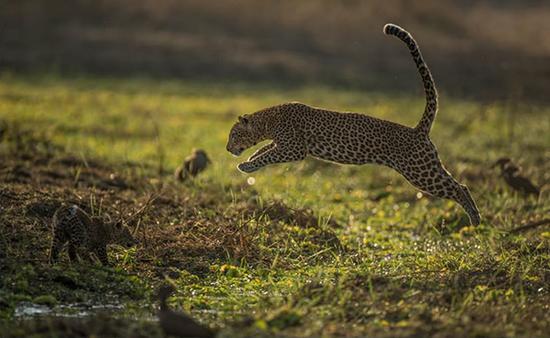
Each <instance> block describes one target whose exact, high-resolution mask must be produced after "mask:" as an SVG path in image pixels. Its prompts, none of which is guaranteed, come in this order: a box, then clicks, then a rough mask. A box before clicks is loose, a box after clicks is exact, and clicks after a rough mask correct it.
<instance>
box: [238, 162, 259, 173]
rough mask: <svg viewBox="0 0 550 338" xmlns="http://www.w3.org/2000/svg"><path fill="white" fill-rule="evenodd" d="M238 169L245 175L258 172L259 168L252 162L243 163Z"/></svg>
mask: <svg viewBox="0 0 550 338" xmlns="http://www.w3.org/2000/svg"><path fill="white" fill-rule="evenodd" d="M237 168H238V169H239V170H240V171H241V172H243V173H251V172H253V171H256V170H258V168H256V166H254V165H253V164H252V162H243V163H241V164H239V165H238V166H237Z"/></svg>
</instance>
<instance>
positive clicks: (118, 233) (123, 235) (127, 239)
mask: <svg viewBox="0 0 550 338" xmlns="http://www.w3.org/2000/svg"><path fill="white" fill-rule="evenodd" d="M112 237H113V242H114V243H116V244H119V245H122V246H124V247H126V248H131V247H133V246H134V245H136V244H138V241H137V240H136V239H135V238H134V236H133V235H132V233H131V232H130V228H128V227H127V226H125V225H123V224H122V223H121V222H116V223H115V224H114V225H113V236H112Z"/></svg>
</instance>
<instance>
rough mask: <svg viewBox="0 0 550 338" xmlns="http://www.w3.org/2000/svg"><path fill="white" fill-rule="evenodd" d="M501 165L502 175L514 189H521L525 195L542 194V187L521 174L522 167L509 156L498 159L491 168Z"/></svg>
mask: <svg viewBox="0 0 550 338" xmlns="http://www.w3.org/2000/svg"><path fill="white" fill-rule="evenodd" d="M497 166H498V167H500V176H502V178H504V181H505V182H506V184H508V186H510V187H511V188H512V189H513V190H516V191H519V192H521V193H523V194H525V195H535V196H538V195H539V194H540V189H539V188H537V186H535V185H534V184H533V183H532V182H531V180H529V179H528V178H527V177H525V176H522V175H521V174H520V171H521V168H520V167H518V166H517V165H516V164H514V162H512V160H510V159H509V158H507V157H503V158H500V159H498V160H497V161H496V162H495V163H494V164H493V165H492V166H491V168H494V167H497Z"/></svg>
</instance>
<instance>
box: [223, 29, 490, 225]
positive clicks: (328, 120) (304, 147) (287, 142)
mask: <svg viewBox="0 0 550 338" xmlns="http://www.w3.org/2000/svg"><path fill="white" fill-rule="evenodd" d="M384 33H385V34H387V35H394V36H396V37H398V38H399V39H400V40H402V41H403V42H404V43H405V44H406V45H407V47H408V48H409V51H410V53H411V55H412V58H413V60H414V62H415V63H416V67H417V69H418V72H419V73H420V76H421V77H422V81H423V83H424V90H425V93H426V106H425V109H424V114H423V115H422V118H421V119H420V121H419V122H418V124H417V125H416V127H414V128H410V127H406V126H403V125H400V124H397V123H394V122H391V121H386V120H381V119H377V118H374V117H370V116H367V115H364V114H356V113H343V112H336V111H329V110H325V109H320V108H315V107H311V106H308V105H305V104H302V103H297V102H292V103H285V104H281V105H277V106H274V107H269V108H266V109H263V110H260V111H258V112H255V113H253V114H246V115H242V116H239V119H238V121H237V122H236V123H235V124H234V125H233V127H232V128H231V132H230V134H229V140H228V142H227V147H226V148H227V150H228V151H229V152H230V153H232V154H233V155H235V156H239V155H240V154H241V153H242V152H243V151H244V150H246V149H248V148H250V147H252V146H254V145H256V144H258V142H261V141H264V140H272V142H271V143H269V144H267V145H266V146H264V147H262V148H260V149H259V150H257V151H256V152H255V153H254V154H253V155H252V156H251V157H250V158H249V159H248V160H247V161H246V162H243V163H241V164H239V165H238V168H239V170H241V171H242V172H245V173H251V172H253V171H256V170H258V169H260V168H262V167H264V166H266V165H269V164H274V163H283V162H291V161H300V160H303V159H304V158H305V157H306V156H308V155H309V156H312V157H314V158H318V159H322V160H327V161H332V162H337V163H342V164H367V163H376V164H381V165H385V166H388V167H390V168H393V169H395V170H396V171H397V172H399V173H400V174H401V175H403V176H404V177H405V178H406V179H407V180H408V181H409V182H410V183H411V184H412V185H413V186H414V187H416V188H418V189H419V190H421V191H423V192H425V193H427V194H430V195H433V196H437V197H440V198H446V199H451V200H454V201H455V202H457V203H458V204H460V205H461V206H462V208H463V209H464V210H465V211H466V213H467V214H468V217H469V219H470V223H471V224H472V225H478V224H479V223H480V214H479V211H478V208H477V206H476V203H475V202H474V200H473V198H472V196H471V194H470V191H469V190H468V188H467V187H466V186H465V185H463V184H460V183H459V182H457V181H456V180H455V179H454V178H453V177H452V176H451V174H450V173H449V172H448V171H447V170H446V169H445V168H444V167H443V165H442V164H441V160H440V159H439V155H438V153H437V149H436V147H435V145H434V144H433V143H432V141H431V140H430V137H429V133H430V129H431V127H432V124H433V121H434V119H435V115H436V113H437V109H438V100H437V90H436V88H435V84H434V80H433V78H432V74H431V72H430V70H429V69H428V66H427V64H426V63H425V62H424V59H423V57H422V54H421V53H420V49H419V47H418V45H417V43H416V41H415V40H414V39H413V37H412V36H411V34H410V33H409V32H407V31H406V30H404V29H403V28H401V27H399V26H397V25H394V24H387V25H385V26H384Z"/></svg>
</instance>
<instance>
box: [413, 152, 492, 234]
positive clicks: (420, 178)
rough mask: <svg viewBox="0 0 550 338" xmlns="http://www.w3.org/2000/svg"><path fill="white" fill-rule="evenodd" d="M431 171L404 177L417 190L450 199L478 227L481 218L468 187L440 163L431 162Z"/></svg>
mask: <svg viewBox="0 0 550 338" xmlns="http://www.w3.org/2000/svg"><path fill="white" fill-rule="evenodd" d="M428 168H429V169H428V170H426V171H420V173H418V174H416V175H414V174H410V173H407V174H406V173H403V172H402V174H403V176H405V178H407V180H408V181H409V182H410V183H411V184H412V185H413V186H415V187H416V188H418V189H420V190H421V191H423V192H425V193H427V194H429V195H432V196H435V197H439V198H445V199H450V200H453V201H455V202H457V203H458V204H460V206H461V207H462V208H463V209H464V211H466V213H467V214H468V217H469V219H470V223H471V224H472V225H478V224H479V223H480V220H481V217H480V214H479V210H478V208H477V206H476V203H475V202H474V200H473V198H472V196H471V194H470V191H469V190H468V187H466V186H465V185H463V184H460V183H459V182H457V181H456V180H455V179H454V178H453V177H452V176H451V174H450V173H449V172H448V171H447V170H445V168H443V166H442V165H441V163H440V162H439V161H437V162H431V164H430V166H429V167H428Z"/></svg>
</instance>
